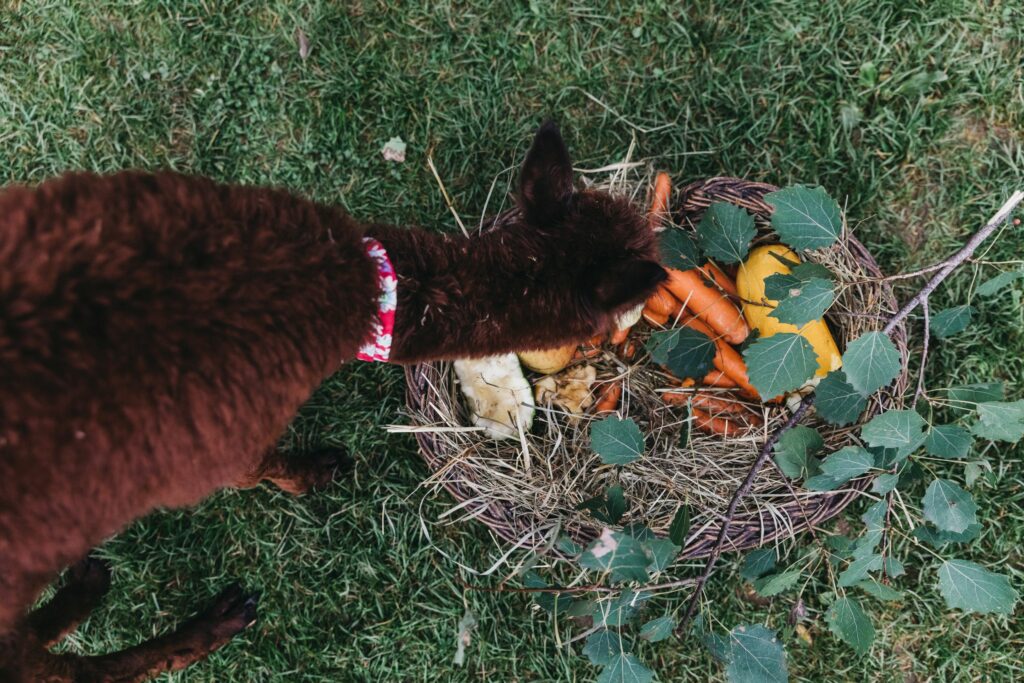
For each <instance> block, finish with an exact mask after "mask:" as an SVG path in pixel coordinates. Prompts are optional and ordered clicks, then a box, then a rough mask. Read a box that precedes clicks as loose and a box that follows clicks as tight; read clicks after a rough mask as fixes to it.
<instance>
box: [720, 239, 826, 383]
mask: <svg viewBox="0 0 1024 683" xmlns="http://www.w3.org/2000/svg"><path fill="white" fill-rule="evenodd" d="M773 253H774V254H777V255H779V256H781V257H782V258H784V259H786V260H787V261H793V262H797V263H799V261H800V257H799V256H797V255H796V253H795V252H793V250H792V249H789V248H788V247H786V246H783V245H781V244H768V245H765V246H763V247H757V248H756V249H754V250H752V251H751V252H750V255H749V256H748V257H747V260H746V261H745V262H744V263H743V264H742V265H740V268H739V272H738V273H737V274H736V289H737V291H738V292H739V295H740V298H741V299H742V300H743V301H744V304H743V315H744V317H746V319H747V322H748V323H749V324H750V326H751V327H752V328H754V329H756V330H757V332H758V335H759V336H760V337H770V336H772V335H773V334H778V333H779V332H796V333H797V334H799V335H800V336H801V337H803V338H804V339H806V340H807V341H809V342H810V343H811V346H812V347H814V353H816V354H817V355H818V370H817V372H816V373H815V375H816V376H817V377H824V376H825V375H826V374H828V372H829V370H838V369H839V368H840V367H842V365H843V358H842V354H840V353H839V347H838V346H836V340H835V339H833V338H832V333H831V332H829V329H828V325H826V324H825V321H824V319H819V320H812V321H811V322H809V323H807V324H805V325H804V326H803V327H801V328H800V329H797V328H796V326H794V325H789V324H787V323H781V322H779V321H778V320H777V319H775V318H773V317H771V316H770V315H768V314H769V313H771V312H772V311H773V310H775V306H777V305H778V303H779V302H777V301H769V300H768V299H765V295H764V281H765V278H767V277H768V276H770V275H775V274H781V275H786V274H788V273H789V272H790V269H789V267H788V266H786V264H784V263H782V262H781V261H779V259H777V258H775V257H774V256H772V254H773ZM747 302H754V303H747ZM757 302H761V303H757ZM763 304H767V305H763Z"/></svg>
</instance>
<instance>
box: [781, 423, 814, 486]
mask: <svg viewBox="0 0 1024 683" xmlns="http://www.w3.org/2000/svg"><path fill="white" fill-rule="evenodd" d="M824 446H825V442H824V440H823V439H822V438H821V434H819V433H818V432H817V431H816V430H814V429H812V428H811V427H805V426H804V425H796V426H795V427H793V428H792V429H790V430H789V431H787V432H784V433H783V434H782V436H781V437H780V438H779V440H778V441H777V442H776V443H775V449H774V450H775V464H776V465H777V466H778V468H779V470H781V471H782V473H783V474H785V475H786V476H787V477H789V478H790V479H799V478H801V477H806V476H808V475H813V474H816V473H817V470H818V467H819V463H818V461H817V459H816V458H814V457H813V456H814V454H815V453H818V452H819V451H820V450H821V449H822V448H824Z"/></svg>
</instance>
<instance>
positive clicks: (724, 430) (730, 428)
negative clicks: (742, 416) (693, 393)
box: [690, 408, 748, 437]
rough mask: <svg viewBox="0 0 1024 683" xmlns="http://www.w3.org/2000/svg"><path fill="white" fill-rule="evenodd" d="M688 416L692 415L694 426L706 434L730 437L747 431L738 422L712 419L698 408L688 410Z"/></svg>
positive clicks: (719, 418) (720, 418) (722, 418)
mask: <svg viewBox="0 0 1024 683" xmlns="http://www.w3.org/2000/svg"><path fill="white" fill-rule="evenodd" d="M690 414H692V415H693V424H694V426H695V427H697V429H699V430H701V431H702V432H707V433H708V434H720V435H721V436H725V437H730V436H736V435H737V434H742V433H744V432H746V431H748V430H747V428H746V427H745V426H744V425H743V424H742V423H740V422H736V421H734V420H730V419H728V418H724V417H712V416H711V415H709V414H707V413H705V412H704V411H703V410H701V409H700V408H690Z"/></svg>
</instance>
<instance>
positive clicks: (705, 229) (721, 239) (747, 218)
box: [697, 202, 757, 263]
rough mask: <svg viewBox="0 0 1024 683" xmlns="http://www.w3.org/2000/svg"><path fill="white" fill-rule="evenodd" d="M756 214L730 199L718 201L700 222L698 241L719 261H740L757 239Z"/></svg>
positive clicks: (705, 251)
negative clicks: (751, 242) (731, 202)
mask: <svg viewBox="0 0 1024 683" xmlns="http://www.w3.org/2000/svg"><path fill="white" fill-rule="evenodd" d="M756 234H757V230H756V229H755V228H754V217H753V216H751V215H750V214H749V213H747V212H746V211H745V210H744V209H742V208H740V207H738V206H736V205H735V204H730V203H729V202H715V203H713V204H712V205H711V206H709V207H708V209H707V211H705V212H704V217H703V218H701V220H700V224H698V225H697V241H698V242H699V243H700V246H701V249H703V250H704V253H705V254H707V255H708V256H710V257H711V258H713V259H715V260H716V261H718V262H719V263H739V262H741V261H742V260H743V259H745V258H746V257H747V251H748V250H749V249H750V240H752V239H754V235H756Z"/></svg>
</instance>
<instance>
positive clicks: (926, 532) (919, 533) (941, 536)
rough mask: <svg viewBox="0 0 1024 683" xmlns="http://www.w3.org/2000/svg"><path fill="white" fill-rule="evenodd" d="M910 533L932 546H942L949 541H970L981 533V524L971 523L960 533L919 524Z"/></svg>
mask: <svg viewBox="0 0 1024 683" xmlns="http://www.w3.org/2000/svg"><path fill="white" fill-rule="evenodd" d="M911 535H912V536H913V537H914V538H917V539H919V540H922V541H924V542H925V543H927V544H928V545H930V546H932V547H933V548H942V547H944V546H946V545H947V544H949V543H970V542H971V541H973V540H975V539H976V538H978V536H980V535H981V525H980V524H971V525H970V526H968V527H967V528H966V529H964V530H963V531H961V532H960V533H953V532H952V531H942V530H941V529H935V528H933V527H930V526H919V527H917V528H916V529H914V531H913V533H912V534H911Z"/></svg>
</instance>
